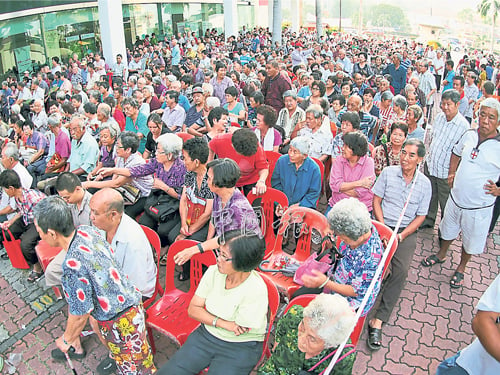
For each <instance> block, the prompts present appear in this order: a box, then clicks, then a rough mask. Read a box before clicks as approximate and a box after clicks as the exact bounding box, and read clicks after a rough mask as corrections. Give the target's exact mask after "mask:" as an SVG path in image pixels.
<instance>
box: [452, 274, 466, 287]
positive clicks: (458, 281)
mask: <svg viewBox="0 0 500 375" xmlns="http://www.w3.org/2000/svg"><path fill="white" fill-rule="evenodd" d="M463 285H464V274H463V273H462V272H458V271H455V273H454V274H453V276H452V277H451V280H450V286H451V287H452V288H453V289H459V288H461V287H462V286H463Z"/></svg>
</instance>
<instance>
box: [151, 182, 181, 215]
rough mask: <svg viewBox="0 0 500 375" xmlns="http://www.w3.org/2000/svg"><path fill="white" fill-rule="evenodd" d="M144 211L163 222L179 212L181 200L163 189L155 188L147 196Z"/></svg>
mask: <svg viewBox="0 0 500 375" xmlns="http://www.w3.org/2000/svg"><path fill="white" fill-rule="evenodd" d="M144 212H145V213H146V214H147V215H148V216H150V217H151V218H153V219H155V220H156V221H158V222H159V223H163V222H165V221H167V220H168V219H169V218H170V217H173V215H174V214H175V213H176V212H179V200H178V199H175V198H172V197H171V196H170V195H168V194H167V193H165V192H164V191H163V190H160V189H154V190H152V191H151V193H150V194H149V196H148V197H147V198H146V202H145V204H144Z"/></svg>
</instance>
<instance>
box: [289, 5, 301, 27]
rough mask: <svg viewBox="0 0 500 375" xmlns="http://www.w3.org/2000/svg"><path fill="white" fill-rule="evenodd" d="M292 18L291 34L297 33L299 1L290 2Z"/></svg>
mask: <svg viewBox="0 0 500 375" xmlns="http://www.w3.org/2000/svg"><path fill="white" fill-rule="evenodd" d="M290 12H291V18H292V32H295V33H298V32H299V0H292V7H291V9H290Z"/></svg>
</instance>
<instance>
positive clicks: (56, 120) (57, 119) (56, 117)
mask: <svg viewBox="0 0 500 375" xmlns="http://www.w3.org/2000/svg"><path fill="white" fill-rule="evenodd" d="M47 123H48V125H49V127H51V128H53V127H54V126H59V125H61V115H60V114H59V113H53V114H51V115H50V116H49V118H48V119H47Z"/></svg>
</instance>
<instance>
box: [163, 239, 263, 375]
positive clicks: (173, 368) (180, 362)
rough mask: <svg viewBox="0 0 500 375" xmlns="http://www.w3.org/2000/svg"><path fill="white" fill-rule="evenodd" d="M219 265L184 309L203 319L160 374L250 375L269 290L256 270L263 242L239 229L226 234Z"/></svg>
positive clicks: (212, 268)
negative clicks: (201, 372)
mask: <svg viewBox="0 0 500 375" xmlns="http://www.w3.org/2000/svg"><path fill="white" fill-rule="evenodd" d="M222 238H223V240H221V241H220V245H218V247H219V250H218V251H217V265H214V266H210V267H209V268H208V269H207V271H206V272H205V274H204V275H203V277H202V279H201V281H200V284H199V285H198V288H197V289H196V292H195V294H194V296H193V299H192V300H191V303H190V304H189V307H188V314H189V316H190V317H191V318H192V319H195V320H197V321H199V322H200V323H202V324H201V325H200V327H198V328H197V329H196V330H195V331H194V332H193V333H191V335H190V336H189V337H188V339H187V340H186V343H185V344H184V345H183V346H182V347H181V348H180V349H179V350H178V351H177V352H176V353H175V354H174V356H173V357H172V358H171V359H170V360H169V361H168V362H167V364H166V365H164V366H163V367H162V368H161V369H160V370H159V371H158V372H157V374H158V375H161V374H165V375H166V374H176V375H192V374H197V373H198V372H200V371H201V370H203V369H204V368H206V367H209V368H210V370H209V372H210V373H211V374H249V373H250V371H252V369H253V368H254V366H255V365H256V364H257V361H258V360H259V358H260V356H261V354H262V342H263V341H264V337H265V334H266V329H267V309H268V297H267V288H266V285H265V283H264V281H263V280H262V278H261V276H259V274H258V273H257V272H256V271H255V270H254V269H255V267H257V266H258V265H259V264H260V262H261V261H262V258H263V256H264V251H265V243H264V241H263V240H262V239H260V238H259V237H258V236H256V235H255V234H252V235H249V234H246V233H242V232H241V231H239V230H235V231H230V232H226V233H224V235H223V237H222V236H221V239H222Z"/></svg>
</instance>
